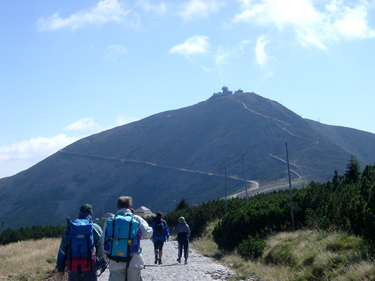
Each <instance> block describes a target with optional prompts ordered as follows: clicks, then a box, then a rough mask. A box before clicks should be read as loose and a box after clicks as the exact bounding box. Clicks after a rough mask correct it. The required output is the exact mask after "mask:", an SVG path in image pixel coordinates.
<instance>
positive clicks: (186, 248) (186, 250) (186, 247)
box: [184, 240, 189, 260]
mask: <svg viewBox="0 0 375 281" xmlns="http://www.w3.org/2000/svg"><path fill="white" fill-rule="evenodd" d="M188 257H189V240H186V241H184V258H185V260H187V258H188Z"/></svg>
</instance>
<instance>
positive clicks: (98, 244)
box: [94, 224, 104, 262]
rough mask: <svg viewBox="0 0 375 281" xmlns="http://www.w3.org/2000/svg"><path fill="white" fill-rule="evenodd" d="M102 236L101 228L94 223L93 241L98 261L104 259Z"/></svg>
mask: <svg viewBox="0 0 375 281" xmlns="http://www.w3.org/2000/svg"><path fill="white" fill-rule="evenodd" d="M102 236H103V231H102V229H101V228H100V226H99V225H97V224H94V240H95V241H94V243H95V248H96V257H97V258H98V260H99V262H103V261H104V257H103V246H102Z"/></svg>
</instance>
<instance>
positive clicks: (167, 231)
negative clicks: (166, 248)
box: [164, 221, 169, 241]
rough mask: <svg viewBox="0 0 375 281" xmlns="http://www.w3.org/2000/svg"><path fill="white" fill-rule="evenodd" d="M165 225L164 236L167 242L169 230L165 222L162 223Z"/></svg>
mask: <svg viewBox="0 0 375 281" xmlns="http://www.w3.org/2000/svg"><path fill="white" fill-rule="evenodd" d="M164 223H165V236H166V237H167V241H168V240H169V228H168V224H167V222H166V221H164Z"/></svg>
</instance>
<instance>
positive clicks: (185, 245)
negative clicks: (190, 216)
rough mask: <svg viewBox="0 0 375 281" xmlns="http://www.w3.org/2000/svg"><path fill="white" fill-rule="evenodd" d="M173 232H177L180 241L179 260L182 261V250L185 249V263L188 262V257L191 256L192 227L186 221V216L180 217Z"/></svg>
mask: <svg viewBox="0 0 375 281" xmlns="http://www.w3.org/2000/svg"><path fill="white" fill-rule="evenodd" d="M172 232H173V233H177V241H178V258H177V261H178V262H179V263H181V257H182V250H183V251H184V258H185V264H187V259H188V257H189V237H190V227H189V225H188V224H187V223H186V221H185V218H184V217H180V218H179V219H178V225H177V226H176V227H175V228H174V229H173V230H172Z"/></svg>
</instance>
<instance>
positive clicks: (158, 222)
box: [150, 212, 169, 264]
mask: <svg viewBox="0 0 375 281" xmlns="http://www.w3.org/2000/svg"><path fill="white" fill-rule="evenodd" d="M162 217H163V213H162V212H158V213H157V214H156V218H155V220H154V222H153V223H152V224H151V225H150V226H151V227H152V230H153V231H154V234H153V235H152V242H153V243H154V251H155V264H157V263H158V261H159V264H162V261H161V258H162V256H163V245H164V242H166V241H168V240H169V229H168V224H167V222H166V221H165V220H163V219H162Z"/></svg>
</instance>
